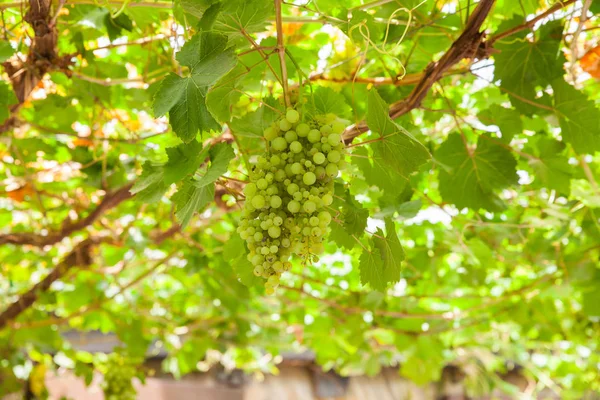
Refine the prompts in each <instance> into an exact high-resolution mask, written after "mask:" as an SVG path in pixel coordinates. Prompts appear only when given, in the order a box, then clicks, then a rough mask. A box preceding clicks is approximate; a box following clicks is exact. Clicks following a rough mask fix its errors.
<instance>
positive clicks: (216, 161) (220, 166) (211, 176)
mask: <svg viewBox="0 0 600 400" xmlns="http://www.w3.org/2000/svg"><path fill="white" fill-rule="evenodd" d="M234 157H235V154H234V153H233V148H232V147H231V145H230V144H229V143H224V142H222V143H217V144H216V145H214V146H212V147H211V148H210V167H209V168H208V170H207V171H206V174H204V176H203V177H202V178H200V179H198V181H196V186H198V187H201V186H205V185H209V184H211V183H213V182H214V181H216V180H217V178H219V177H220V176H221V175H223V174H224V173H225V172H227V167H228V166H229V162H230V161H231V160H232V159H233V158H234Z"/></svg>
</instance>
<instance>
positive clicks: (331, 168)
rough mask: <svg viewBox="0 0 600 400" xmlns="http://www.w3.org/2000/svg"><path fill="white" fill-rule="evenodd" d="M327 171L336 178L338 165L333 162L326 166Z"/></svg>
mask: <svg viewBox="0 0 600 400" xmlns="http://www.w3.org/2000/svg"><path fill="white" fill-rule="evenodd" d="M325 172H326V173H327V175H329V176H330V177H332V178H335V177H336V176H337V174H338V172H339V170H338V167H337V165H335V164H333V163H331V164H327V166H326V167H325Z"/></svg>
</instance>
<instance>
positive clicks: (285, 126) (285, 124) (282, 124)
mask: <svg viewBox="0 0 600 400" xmlns="http://www.w3.org/2000/svg"><path fill="white" fill-rule="evenodd" d="M291 128H292V124H291V122H290V121H288V120H287V119H282V120H280V121H279V129H281V130H282V131H284V132H285V131H289V130H290V129H291Z"/></svg>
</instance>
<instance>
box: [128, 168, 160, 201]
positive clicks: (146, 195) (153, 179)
mask: <svg viewBox="0 0 600 400" xmlns="http://www.w3.org/2000/svg"><path fill="white" fill-rule="evenodd" d="M143 168H144V169H143V171H142V174H141V175H140V176H139V177H138V178H137V179H136V181H135V184H134V185H133V187H132V188H131V193H132V194H135V195H136V196H135V198H136V200H137V201H139V202H141V203H156V202H157V201H159V200H160V199H161V198H162V197H163V195H164V194H165V192H166V191H167V189H168V188H169V186H168V185H167V184H165V182H164V179H163V178H164V169H163V166H162V165H152V163H150V161H146V162H145V163H144V166H143Z"/></svg>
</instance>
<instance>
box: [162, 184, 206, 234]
mask: <svg viewBox="0 0 600 400" xmlns="http://www.w3.org/2000/svg"><path fill="white" fill-rule="evenodd" d="M214 197H215V186H214V185H203V186H200V187H198V186H197V185H196V181H195V180H194V179H192V178H189V179H187V180H185V181H184V183H183V185H182V186H181V187H180V188H179V189H178V190H177V193H175V194H174V195H173V198H172V200H173V203H175V216H176V217H177V220H178V221H179V224H180V225H181V227H182V228H185V227H186V226H187V225H188V223H189V222H190V220H191V219H192V216H193V215H194V213H195V212H197V211H201V210H202V209H203V208H204V207H206V205H207V204H209V203H210V202H211V201H212V200H213V199H214Z"/></svg>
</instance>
